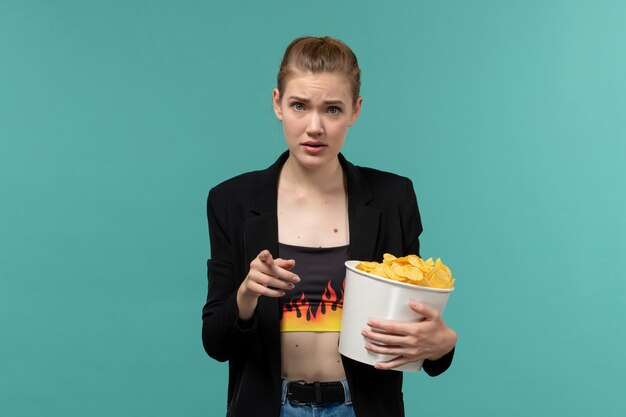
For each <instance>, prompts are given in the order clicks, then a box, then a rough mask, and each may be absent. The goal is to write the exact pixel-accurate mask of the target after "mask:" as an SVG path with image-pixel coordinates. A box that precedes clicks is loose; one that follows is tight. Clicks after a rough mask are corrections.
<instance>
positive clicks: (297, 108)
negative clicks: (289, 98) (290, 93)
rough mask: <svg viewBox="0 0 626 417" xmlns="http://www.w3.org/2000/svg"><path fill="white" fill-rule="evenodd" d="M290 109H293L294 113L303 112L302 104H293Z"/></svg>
mask: <svg viewBox="0 0 626 417" xmlns="http://www.w3.org/2000/svg"><path fill="white" fill-rule="evenodd" d="M291 107H293V109H294V110H295V111H302V110H304V104H302V103H293V104H292V105H291Z"/></svg>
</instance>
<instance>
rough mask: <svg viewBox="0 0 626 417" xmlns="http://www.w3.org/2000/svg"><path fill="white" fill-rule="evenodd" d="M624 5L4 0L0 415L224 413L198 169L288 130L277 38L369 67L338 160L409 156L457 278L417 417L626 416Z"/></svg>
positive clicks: (251, 161) (409, 380)
mask: <svg viewBox="0 0 626 417" xmlns="http://www.w3.org/2000/svg"><path fill="white" fill-rule="evenodd" d="M624 22H626V5H625V3H624V2H621V1H565V0H561V1H525V2H517V1H515V2H513V1H439V2H435V1H402V2H388V3H381V2H374V1H360V2H356V1H353V2H344V1H332V2H330V1H317V2H309V3H302V2H283V1H259V2H253V1H248V2H243V1H241V2H216V1H204V2H202V1H191V0H188V1H176V2H174V1H172V2H165V1H101V2H96V1H79V0H76V1H70V0H58V1H27V0H0V415H2V416H150V417H158V416H172V415H183V416H214V415H224V414H225V400H226V380H227V367H226V365H225V364H220V363H217V362H214V361H213V360H211V359H210V358H208V357H207V356H206V354H205V353H204V351H203V349H202V346H201V341H200V328H201V321H200V309H201V307H202V305H203V301H204V298H205V296H206V276H205V269H206V267H205V261H206V258H207V257H208V256H209V244H208V235H207V225H206V219H205V208H204V206H205V199H206V194H207V192H208V190H209V188H210V187H212V186H213V185H215V184H217V183H218V182H220V181H222V180H224V179H226V178H228V177H231V176H233V175H235V174H238V173H241V172H243V171H248V170H252V169H258V168H263V167H265V166H267V165H269V164H270V163H271V162H272V161H273V160H274V159H275V157H276V156H277V155H278V154H279V153H280V152H281V151H282V150H283V149H284V143H283V138H282V130H281V127H280V125H279V123H278V122H277V121H276V119H275V118H274V115H273V114H272V111H271V102H270V97H271V89H272V88H273V87H274V84H275V74H276V71H277V68H278V64H279V61H280V58H281V56H282V52H283V50H284V48H285V47H286V46H287V44H288V43H289V42H290V41H291V39H293V38H294V37H296V36H299V35H303V34H314V35H323V34H328V35H331V36H336V37H338V38H340V39H342V40H344V41H345V42H346V43H348V44H349V45H350V46H351V47H352V48H353V49H354V51H355V52H356V54H357V56H358V57H359V60H360V64H361V67H362V70H363V89H362V94H363V96H364V104H363V106H364V107H363V112H362V114H361V118H360V120H359V122H358V123H357V125H356V126H355V127H354V128H352V130H351V131H350V133H349V137H348V141H347V144H346V146H345V148H344V153H345V155H346V156H347V157H348V158H349V159H350V160H351V161H352V162H354V163H356V164H359V165H364V166H373V167H376V168H380V169H385V170H390V171H394V172H397V173H399V174H403V175H406V176H409V177H410V178H411V179H412V180H413V181H414V184H415V188H416V192H417V195H418V200H419V202H420V209H421V212H422V216H423V221H424V226H425V232H424V234H423V235H422V248H423V249H422V255H425V256H435V257H437V256H441V257H442V258H444V260H446V261H447V263H449V264H450V266H451V267H452V269H453V271H454V273H455V276H456V277H457V286H456V287H457V289H456V291H455V292H454V294H453V296H452V298H451V299H450V302H449V304H448V308H447V310H446V313H445V315H444V317H445V318H446V320H447V321H448V323H449V324H450V325H451V326H453V327H454V328H455V329H456V330H457V331H458V333H459V344H458V348H457V354H456V357H455V362H454V364H453V367H452V368H451V369H450V370H449V371H448V372H447V373H445V374H444V375H442V376H440V377H438V378H434V379H431V378H429V377H427V376H426V375H425V374H423V373H419V374H407V375H406V384H405V399H406V404H407V415H408V416H419V415H437V416H457V415H465V416H502V415H505V416H529V415H531V416H551V415H567V416H588V415H592V414H593V415H599V416H606V417H609V416H622V415H624V413H625V411H626V407H625V406H624V403H623V400H622V397H623V390H624V381H625V379H626V365H625V364H624V358H623V352H624V346H625V345H626V319H625V318H624V316H625V313H626V311H625V308H624V305H625V301H626V297H625V295H624V294H625V291H626V280H625V279H624V271H625V270H626V263H625V254H626V242H625V237H626V220H625V218H624V213H625V212H626V195H625V194H626V193H625V191H624V190H625V186H624V182H625V181H624V180H625V177H626V176H625V170H624V164H625V162H626V145H625V144H624V142H625V139H626V114H625V113H626V103H625V97H626V77H625V74H626V55H625V54H624V45H626V29H625V25H624Z"/></svg>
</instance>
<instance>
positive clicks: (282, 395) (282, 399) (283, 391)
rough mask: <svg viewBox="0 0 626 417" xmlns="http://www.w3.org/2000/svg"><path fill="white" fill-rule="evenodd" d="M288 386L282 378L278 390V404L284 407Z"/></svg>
mask: <svg viewBox="0 0 626 417" xmlns="http://www.w3.org/2000/svg"><path fill="white" fill-rule="evenodd" d="M288 386H289V381H287V380H286V379H285V378H283V382H282V385H281V388H280V391H281V392H280V403H281V405H285V401H287V387H288Z"/></svg>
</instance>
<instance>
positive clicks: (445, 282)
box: [356, 253, 454, 288]
mask: <svg viewBox="0 0 626 417" xmlns="http://www.w3.org/2000/svg"><path fill="white" fill-rule="evenodd" d="M356 269H358V270H361V271H363V272H367V273H369V274H373V275H377V276H379V277H383V278H388V279H392V280H394V281H400V282H406V283H407V284H413V285H421V286H422V287H430V288H452V287H453V286H454V278H452V272H450V268H448V267H447V266H445V265H444V264H443V262H441V259H439V258H437V260H436V261H434V262H433V258H428V259H427V260H423V259H422V258H420V257H419V256H417V255H408V256H403V257H402V258H396V257H395V256H393V255H391V254H389V253H385V254H384V255H383V262H382V263H378V262H361V263H359V264H358V265H357V266H356Z"/></svg>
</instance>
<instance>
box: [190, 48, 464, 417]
mask: <svg viewBox="0 0 626 417" xmlns="http://www.w3.org/2000/svg"><path fill="white" fill-rule="evenodd" d="M359 90H360V69H359V66H358V63H357V59H356V57H355V55H354V53H353V52H352V51H351V50H350V48H348V47H347V46H346V45H345V44H343V43H342V42H341V41H339V40H337V39H333V38H328V37H324V38H312V37H306V38H298V39H296V40H294V41H293V42H292V43H291V44H290V45H289V47H288V48H287V50H286V51H285V55H284V57H283V61H282V63H281V66H280V71H279V73H278V85H277V88H276V89H274V91H273V96H272V100H273V105H274V112H275V114H276V117H277V118H278V120H280V121H281V122H282V124H283V129H284V134H285V139H286V142H287V151H286V152H285V153H283V154H282V155H281V156H280V157H279V159H278V160H277V161H276V162H275V163H274V164H273V165H272V166H270V167H269V168H267V169H265V170H261V171H255V172H250V173H246V174H243V175H240V176H238V177H235V178H232V179H230V180H228V181H226V182H224V183H222V184H220V185H218V186H216V187H215V188H213V189H212V190H211V191H210V193H209V198H208V202H207V215H208V222H209V235H210V240H211V259H210V260H209V262H208V281H209V288H208V297H207V302H206V304H205V306H204V309H203V311H202V319H203V327H202V340H203V344H204V348H205V350H206V351H207V353H208V354H209V355H210V356H211V357H213V358H215V359H217V360H219V361H228V362H229V384H228V413H227V415H228V416H235V417H241V416H244V417H247V416H262V417H265V416H267V417H278V416H283V417H288V416H308V415H311V416H312V415H314V414H313V410H315V412H316V414H315V415H327V416H355V415H356V416H358V417H370V416H371V417H383V416H403V415H404V405H403V400H402V373H401V372H397V371H391V370H389V369H391V368H394V367H397V366H400V365H403V364H406V363H410V362H414V361H417V360H422V359H424V360H425V361H424V365H423V368H424V370H425V371H426V373H427V374H429V375H431V376H434V375H438V374H440V373H442V372H444V371H445V370H446V369H447V368H448V367H449V366H450V363H451V361H452V356H453V354H454V346H455V344H456V339H457V336H456V333H455V332H454V331H453V330H452V329H450V328H449V327H448V326H447V325H446V324H445V323H444V321H443V320H442V319H441V317H440V315H439V314H438V313H437V312H436V311H434V310H433V309H431V308H429V307H427V306H425V305H421V304H415V305H409V306H407V308H411V309H413V310H415V311H416V312H418V313H420V314H422V315H423V316H424V317H425V319H424V320H423V321H421V322H418V323H399V322H392V321H383V320H375V321H371V322H370V323H368V324H369V328H368V329H365V330H364V331H363V335H364V337H365V338H367V339H368V340H369V341H368V342H366V341H365V338H364V346H363V348H364V349H368V350H370V351H372V352H376V353H383V354H387V355H393V356H394V357H395V359H393V360H391V361H388V362H380V363H377V364H376V366H371V365H366V364H363V363H360V362H356V361H353V360H351V359H349V358H346V357H343V356H341V355H340V354H339V352H338V341H339V330H340V326H341V308H342V304H341V302H342V294H343V280H344V278H345V266H344V262H345V261H346V260H348V259H358V260H380V259H382V255H383V253H385V252H390V253H394V254H396V255H399V256H401V255H407V254H412V253H413V254H417V253H419V240H418V236H419V234H420V233H421V231H422V225H421V221H420V216H419V212H418V208H417V202H416V198H415V193H414V191H413V185H412V183H411V181H410V180H409V179H407V178H403V177H400V176H397V175H394V174H390V173H386V172H382V171H377V170H373V169H369V168H361V167H357V166H354V165H352V164H351V163H350V162H348V161H347V160H346V159H345V158H344V157H343V155H342V154H341V153H340V151H341V148H342V146H343V143H344V141H345V138H346V134H347V132H348V128H349V127H350V126H352V125H353V124H354V123H355V122H356V121H357V119H358V117H359V114H360V111H361V105H362V98H361V96H360V95H359ZM372 151H373V152H375V150H372Z"/></svg>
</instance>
